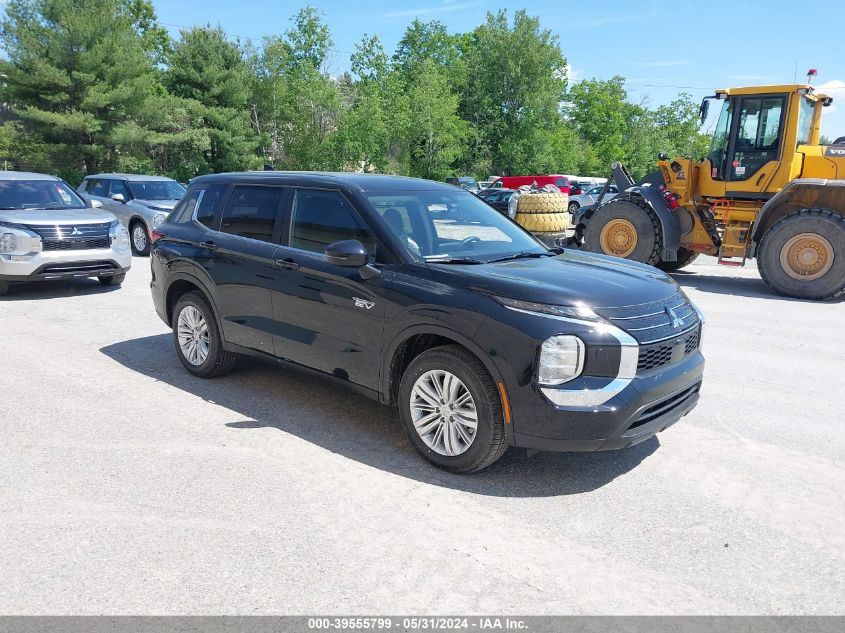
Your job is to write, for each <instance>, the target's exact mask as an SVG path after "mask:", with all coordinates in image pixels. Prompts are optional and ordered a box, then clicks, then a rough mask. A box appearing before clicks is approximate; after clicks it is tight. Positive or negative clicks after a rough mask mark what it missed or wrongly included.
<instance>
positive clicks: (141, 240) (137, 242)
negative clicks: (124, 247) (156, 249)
mask: <svg viewBox="0 0 845 633" xmlns="http://www.w3.org/2000/svg"><path fill="white" fill-rule="evenodd" d="M132 245H133V246H134V247H135V250H136V251H138V252H139V253H143V252H144V250H145V249H146V248H147V231H146V229H144V227H143V226H141V225H140V224H136V225H135V228H134V229H132Z"/></svg>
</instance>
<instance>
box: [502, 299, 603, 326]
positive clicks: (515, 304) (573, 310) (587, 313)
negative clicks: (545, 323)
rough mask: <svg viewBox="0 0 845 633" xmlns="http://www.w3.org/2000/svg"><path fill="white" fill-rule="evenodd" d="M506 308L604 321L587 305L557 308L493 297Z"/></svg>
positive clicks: (543, 304)
mask: <svg viewBox="0 0 845 633" xmlns="http://www.w3.org/2000/svg"><path fill="white" fill-rule="evenodd" d="M493 298H494V299H495V300H496V301H498V302H499V303H501V304H502V305H503V306H505V307H506V308H510V309H511V310H520V311H522V312H535V313H537V314H550V315H552V316H562V317H570V318H573V319H583V320H585V321H603V319H602V317H600V316H599V315H598V314H596V313H595V312H593V311H592V309H590V308H589V307H587V306H585V305H573V306H556V305H550V304H547V303H534V302H532V301H517V300H516V299H508V298H507V297H493Z"/></svg>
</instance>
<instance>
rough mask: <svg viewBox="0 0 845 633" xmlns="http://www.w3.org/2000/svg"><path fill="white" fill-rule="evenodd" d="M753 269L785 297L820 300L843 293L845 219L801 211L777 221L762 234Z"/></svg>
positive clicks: (819, 211) (817, 211) (823, 212)
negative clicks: (755, 265) (755, 268)
mask: <svg viewBox="0 0 845 633" xmlns="http://www.w3.org/2000/svg"><path fill="white" fill-rule="evenodd" d="M757 268H758V269H759V271H760V276H761V277H762V278H763V281H765V282H766V284H768V286H769V287H770V288H771V289H772V290H774V291H775V292H776V293H778V294H781V295H785V296H787V297H796V298H798V299H811V300H813V301H822V300H824V299H835V298H836V297H839V296H841V295H843V294H845V217H843V216H842V215H841V214H839V213H836V212H833V211H829V210H827V209H801V210H800V211H794V212H792V213H790V214H789V215H787V216H785V217H783V218H781V219H780V220H778V221H777V222H775V223H774V224H773V225H772V226H770V227H769V229H768V230H767V231H766V232H765V233H764V234H763V239H762V240H761V241H760V248H759V249H758V250H757Z"/></svg>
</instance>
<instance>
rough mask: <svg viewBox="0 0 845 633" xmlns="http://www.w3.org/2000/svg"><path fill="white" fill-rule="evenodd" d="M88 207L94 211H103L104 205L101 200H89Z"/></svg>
mask: <svg viewBox="0 0 845 633" xmlns="http://www.w3.org/2000/svg"><path fill="white" fill-rule="evenodd" d="M88 206H89V207H91V208H92V209H102V208H103V203H102V202H100V201H99V200H88Z"/></svg>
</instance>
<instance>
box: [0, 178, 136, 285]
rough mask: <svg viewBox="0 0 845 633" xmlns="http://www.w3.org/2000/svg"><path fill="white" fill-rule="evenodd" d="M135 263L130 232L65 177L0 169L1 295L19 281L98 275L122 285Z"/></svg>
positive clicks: (110, 282)
mask: <svg viewBox="0 0 845 633" xmlns="http://www.w3.org/2000/svg"><path fill="white" fill-rule="evenodd" d="M131 265H132V252H131V249H130V246H129V233H128V232H127V231H126V229H125V228H124V226H123V225H122V224H121V223H120V222H118V220H117V218H115V217H114V215H112V214H111V213H109V212H108V211H106V210H105V209H101V208H99V203H97V202H93V201H92V202H86V201H85V200H83V199H82V198H80V197H79V196H78V195H76V192H75V191H74V190H73V188H72V187H71V186H70V185H68V184H67V183H66V182H65V181H64V180H61V179H60V178H56V177H55V176H47V175H44V174H33V173H29V172H15V171H0V295H4V294H6V293H7V292H8V291H9V285H10V284H12V283H14V282H19V281H48V280H51V279H64V278H72V277H96V278H97V279H99V280H100V283H102V284H104V285H107V286H117V285H120V284H121V283H122V282H123V279H124V278H125V277H126V271H128V270H129V267H130V266H131Z"/></svg>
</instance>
